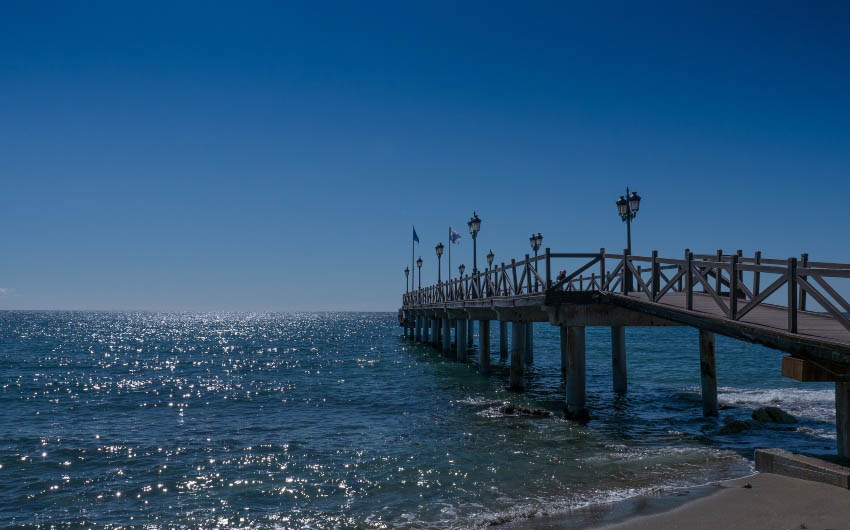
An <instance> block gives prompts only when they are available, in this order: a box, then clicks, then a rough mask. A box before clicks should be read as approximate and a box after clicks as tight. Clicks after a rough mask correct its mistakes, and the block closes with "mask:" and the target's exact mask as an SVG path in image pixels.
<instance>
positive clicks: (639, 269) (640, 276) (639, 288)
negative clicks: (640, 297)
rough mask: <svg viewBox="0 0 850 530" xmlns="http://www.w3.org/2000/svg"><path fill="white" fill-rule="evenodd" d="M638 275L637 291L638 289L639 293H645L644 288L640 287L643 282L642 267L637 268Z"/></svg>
mask: <svg viewBox="0 0 850 530" xmlns="http://www.w3.org/2000/svg"><path fill="white" fill-rule="evenodd" d="M637 275H638V281H637V285H635V289H637V292H639V293H640V292H642V291H643V287H641V285H640V280H643V269H641V266H640V265H638V266H637Z"/></svg>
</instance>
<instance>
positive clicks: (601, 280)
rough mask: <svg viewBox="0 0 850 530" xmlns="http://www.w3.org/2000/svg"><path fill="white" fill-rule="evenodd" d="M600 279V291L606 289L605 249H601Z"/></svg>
mask: <svg viewBox="0 0 850 530" xmlns="http://www.w3.org/2000/svg"><path fill="white" fill-rule="evenodd" d="M599 277H600V280H599V281H600V282H602V283H601V284H600V285H599V290H600V291H601V290H603V289H605V287H606V286H605V247H603V248H600V249H599Z"/></svg>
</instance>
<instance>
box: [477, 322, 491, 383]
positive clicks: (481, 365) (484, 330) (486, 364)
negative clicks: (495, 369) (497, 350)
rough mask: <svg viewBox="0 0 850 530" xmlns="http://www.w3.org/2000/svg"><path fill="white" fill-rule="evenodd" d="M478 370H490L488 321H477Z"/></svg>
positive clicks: (485, 371) (483, 372) (482, 371)
mask: <svg viewBox="0 0 850 530" xmlns="http://www.w3.org/2000/svg"><path fill="white" fill-rule="evenodd" d="M478 371H479V372H481V373H482V374H486V373H487V372H489V371H490V321H489V320H479V321H478Z"/></svg>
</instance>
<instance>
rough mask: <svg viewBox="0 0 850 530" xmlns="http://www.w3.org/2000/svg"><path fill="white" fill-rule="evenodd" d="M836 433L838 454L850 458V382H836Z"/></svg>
mask: <svg viewBox="0 0 850 530" xmlns="http://www.w3.org/2000/svg"><path fill="white" fill-rule="evenodd" d="M835 434H836V435H837V438H838V456H843V457H845V458H850V382H836V383H835Z"/></svg>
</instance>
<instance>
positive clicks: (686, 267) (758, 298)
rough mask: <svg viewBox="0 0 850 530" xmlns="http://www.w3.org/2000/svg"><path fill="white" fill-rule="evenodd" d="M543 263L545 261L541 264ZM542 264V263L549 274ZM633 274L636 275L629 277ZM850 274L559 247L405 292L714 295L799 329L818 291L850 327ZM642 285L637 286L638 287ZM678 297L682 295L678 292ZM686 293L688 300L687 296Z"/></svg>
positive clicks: (410, 302)
mask: <svg viewBox="0 0 850 530" xmlns="http://www.w3.org/2000/svg"><path fill="white" fill-rule="evenodd" d="M577 259H578V260H580V262H581V264H580V265H578V266H573V267H572V270H571V271H568V270H567V269H563V270H562V272H561V273H560V274H558V276H557V277H556V278H555V279H554V280H553V279H552V272H553V271H554V270H555V269H556V268H557V263H554V262H557V261H559V260H573V261H574V260H577ZM541 262H542V263H541ZM539 269H542V272H543V274H542V275H541V274H540V272H539ZM630 277H631V281H629V279H630ZM839 278H850V264H845V263H831V262H817V261H809V258H808V255H807V254H802V255H801V257H800V259H799V260H798V259H797V258H788V259H784V260H783V259H770V258H762V256H761V252H756V253H755V254H754V255H753V256H752V257H745V256H743V253H742V252H741V251H738V252H737V253H735V254H723V252H722V251H719V250H718V251H717V253H715V254H694V253H692V252H690V251H689V250H687V249H686V250H685V254H684V256H683V257H682V258H662V257H659V256H658V252H657V251H653V252H652V254H651V255H650V256H637V255H631V254H628V253H627V252H626V251H624V252H623V253H622V254H611V253H606V252H605V249H604V248H603V249H600V250H599V252H597V253H553V252H551V251H550V249H548V248H547V249H546V251H545V253H544V254H543V255H541V256H538V257H536V258H534V257H529V256H528V255H527V254H526V256H525V259H523V260H521V261H516V260H511V262H510V263H508V264H506V263H501V264H500V265H499V266H497V267H494V268H492V269H489V268H488V269H485V270H484V271H480V272H477V273H474V274H469V275H466V276H464V277H462V278H456V279H453V280H451V281H448V282H442V283H439V284H437V285H433V286H429V287H424V288H422V289H419V290H417V291H414V292H410V293H407V294H405V295H404V296H403V300H402V301H403V304H404V306H405V307H419V306H428V305H432V304H443V303H447V302H457V301H466V300H487V299H495V298H510V297H522V296H536V295H543V294H545V293H546V292H547V291H548V292H555V291H599V292H609V293H620V294H625V295H630V294H635V293H640V295H642V296H645V297H646V300H647V301H648V302H652V303H662V304H663V303H675V304H676V305H683V309H685V310H687V311H694V294H695V293H697V294H704V295H707V296H708V298H709V299H710V300H712V302H713V304H714V305H715V306H716V307H717V308H718V309H720V311H721V312H722V314H723V315H724V316H725V317H726V318H728V319H730V320H733V321H739V320H742V319H743V318H744V317H746V316H747V315H748V314H749V313H750V312H751V311H752V310H753V309H755V308H756V307H759V306H771V307H773V308H777V307H779V308H783V309H784V310H785V311H786V313H787V320H788V322H787V326H786V328H787V331H789V332H792V333H797V332H798V326H797V320H798V315H799V314H800V312H806V311H809V312H812V311H811V310H807V307H806V306H807V301H808V299H809V298H811V299H812V300H813V301H814V302H815V303H816V304H817V305H818V306H819V307H820V308H821V309H822V310H823V311H816V313H817V314H819V315H821V316H829V317H830V318H831V319H833V320H834V321H836V322H838V323H839V324H841V326H843V327H844V328H845V329H846V330H847V331H848V333H850V318H848V316H847V314H848V313H850V303H848V302H847V300H846V299H845V298H844V297H843V296H841V295H840V294H839V292H838V291H837V290H836V288H835V286H834V285H832V284H830V283H829V280H831V279H839ZM783 288H784V289H785V290H786V299H785V302H784V304H783V303H778V304H777V303H768V302H767V300H768V298H769V297H771V296H772V295H774V294H776V293H780V289H783ZM632 290H634V292H635V293H632V292H631V291H632ZM673 296H678V297H679V299H678V301H676V302H674V301H673V300H672V299H671V297H673ZM682 296H684V298H685V300H684V304H682V303H681V302H682V300H681V297H682Z"/></svg>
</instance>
